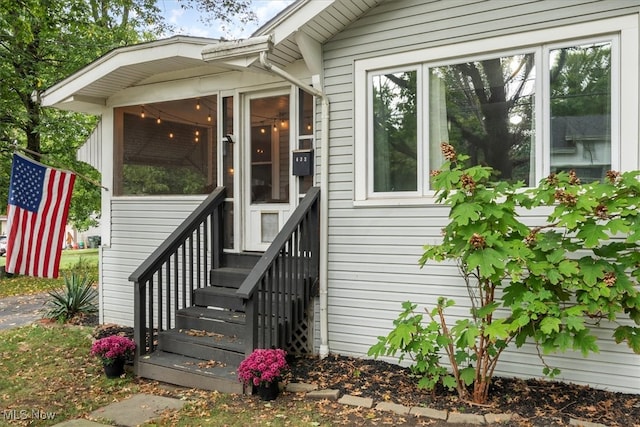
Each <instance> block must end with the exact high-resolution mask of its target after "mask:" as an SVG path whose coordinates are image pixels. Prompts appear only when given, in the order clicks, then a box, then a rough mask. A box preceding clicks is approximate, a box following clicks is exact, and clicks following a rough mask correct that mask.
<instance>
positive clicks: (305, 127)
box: [298, 89, 313, 135]
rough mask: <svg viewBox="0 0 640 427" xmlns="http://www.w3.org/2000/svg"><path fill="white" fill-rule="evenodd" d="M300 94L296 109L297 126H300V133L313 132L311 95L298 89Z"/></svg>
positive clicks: (308, 133)
mask: <svg viewBox="0 0 640 427" xmlns="http://www.w3.org/2000/svg"><path fill="white" fill-rule="evenodd" d="M298 93H299V94H300V95H299V96H300V105H299V107H298V108H299V110H298V114H299V117H298V120H299V123H298V126H299V127H300V132H299V133H300V135H312V134H313V95H310V94H308V93H307V92H305V91H303V90H302V89H300V90H298Z"/></svg>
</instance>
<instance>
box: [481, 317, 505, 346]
mask: <svg viewBox="0 0 640 427" xmlns="http://www.w3.org/2000/svg"><path fill="white" fill-rule="evenodd" d="M509 330H510V325H509V324H507V323H505V319H494V320H493V321H492V322H491V324H489V325H487V326H485V328H484V333H485V335H487V336H488V337H489V339H490V340H491V341H493V342H495V341H497V340H499V339H504V338H507V337H508V336H509Z"/></svg>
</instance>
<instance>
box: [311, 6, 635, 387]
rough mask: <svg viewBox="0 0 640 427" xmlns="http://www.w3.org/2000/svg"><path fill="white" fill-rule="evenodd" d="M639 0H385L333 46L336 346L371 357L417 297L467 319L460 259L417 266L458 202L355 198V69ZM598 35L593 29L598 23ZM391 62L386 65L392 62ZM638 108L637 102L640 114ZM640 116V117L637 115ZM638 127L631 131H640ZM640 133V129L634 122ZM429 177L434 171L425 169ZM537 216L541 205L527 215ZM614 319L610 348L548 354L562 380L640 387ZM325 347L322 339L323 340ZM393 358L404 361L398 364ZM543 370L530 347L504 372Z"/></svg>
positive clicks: (506, 362) (604, 332) (507, 359)
mask: <svg viewBox="0 0 640 427" xmlns="http://www.w3.org/2000/svg"><path fill="white" fill-rule="evenodd" d="M639 11H640V6H639V5H638V3H637V1H600V2H598V1H577V0H576V1H562V2H560V1H543V2H536V1H491V2H484V1H453V0H450V1H429V2H427V1H421V0H394V1H387V2H385V3H383V4H382V5H380V6H378V7H377V8H375V9H372V10H370V11H369V12H368V13H367V14H366V15H364V16H363V17H362V18H361V19H360V20H358V21H356V22H355V23H354V24H352V25H351V26H350V27H348V28H347V29H346V30H345V31H343V32H341V33H339V34H337V35H336V36H335V37H334V38H333V39H332V40H330V41H329V42H327V43H326V44H325V45H324V49H323V55H324V90H325V92H326V93H327V95H328V96H329V99H330V102H331V122H330V158H329V162H330V165H329V168H330V175H329V182H328V186H329V237H328V242H329V255H328V259H329V272H328V319H329V325H328V328H329V349H330V351H331V352H333V353H340V354H348V355H354V356H360V357H363V356H366V354H367V351H368V349H369V348H370V347H371V346H372V345H373V344H375V343H376V341H377V338H376V337H378V336H380V335H386V334H387V333H388V332H389V331H390V329H391V328H392V321H393V320H394V319H395V318H396V317H397V315H398V314H399V313H400V311H401V303H402V302H404V301H407V300H410V301H412V302H414V303H417V304H419V306H420V307H423V306H426V307H433V306H434V304H435V302H436V299H437V297H438V296H445V297H448V298H452V299H454V300H455V301H456V302H457V305H456V306H455V307H453V310H452V313H453V314H454V315H455V316H465V315H466V314H468V309H469V307H468V305H467V306H465V303H466V301H467V300H468V296H467V291H466V288H465V287H464V283H463V281H462V279H461V278H460V276H459V273H458V269H457V267H456V266H454V265H447V264H430V265H428V266H427V267H425V268H424V269H420V268H419V266H418V259H419V258H420V256H421V255H422V252H423V251H422V247H423V245H424V244H427V243H436V242H438V241H439V240H440V238H441V229H442V227H444V226H445V225H446V223H447V215H448V209H447V208H446V207H443V206H439V205H435V204H433V199H430V198H428V197H425V198H423V200H422V201H420V202H418V203H415V202H414V203H412V204H403V202H402V201H395V202H394V203H392V204H391V203H389V204H387V205H382V204H378V205H375V204H360V205H359V204H358V203H354V200H355V197H354V186H355V180H354V166H353V165H354V162H356V161H359V159H356V158H355V156H354V151H355V142H354V139H355V136H354V128H355V127H356V123H354V122H355V118H354V109H355V108H358V107H360V108H363V106H362V105H358V103H362V102H363V101H362V100H361V99H360V98H358V99H356V98H355V96H354V86H355V85H356V81H355V77H354V64H355V62H356V61H357V60H359V59H368V58H374V57H385V56H387V55H391V54H397V53H403V52H411V51H413V50H416V49H425V48H430V47H438V46H440V47H442V46H448V48H447V49H449V50H450V51H451V52H455V49H456V46H455V43H458V42H466V41H473V40H479V39H482V38H484V37H489V36H492V37H493V36H503V35H509V34H518V33H521V32H523V31H529V30H541V29H545V28H553V27H558V30H557V31H558V32H559V34H561V32H562V28H561V27H562V26H564V25H568V24H577V23H581V22H588V21H591V20H596V19H602V18H611V17H615V16H622V15H629V14H634V13H635V14H637V13H638V12H639ZM594 31H595V30H594ZM393 65H394V64H392V63H390V64H388V66H390V67H391V66H393ZM636 89H637V86H636ZM635 111H636V112H637V108H636V109H635ZM634 121H635V122H636V123H637V118H635V120H634ZM631 131H633V129H632V130H631ZM636 131H637V129H636ZM626 149H628V152H627V153H628V154H629V156H627V157H626V160H625V162H626V163H623V165H627V166H631V167H633V168H637V167H638V159H637V151H636V148H635V147H625V145H624V139H623V145H622V148H621V150H622V151H623V152H622V156H621V157H622V158H623V159H625V151H626ZM419 172H422V173H424V171H419ZM526 215H528V217H527V218H525V220H526V221H527V222H531V223H535V222H537V221H539V220H542V219H543V218H544V215H543V212H534V213H526ZM611 330H612V327H611V325H606V324H603V325H602V327H601V329H600V330H598V331H597V334H598V335H599V336H601V337H602V340H601V341H600V342H599V345H600V349H601V351H600V353H599V354H593V355H591V356H589V358H588V359H584V358H583V357H582V355H581V354H580V353H573V352H568V353H565V354H562V355H552V356H548V358H547V361H548V363H549V364H550V365H552V366H558V367H560V368H561V369H562V374H561V376H560V377H559V378H558V379H561V380H564V381H569V382H575V383H581V384H589V385H591V386H594V387H599V388H606V389H612V390H618V391H624V392H632V393H640V356H638V355H636V354H634V353H633V352H632V351H631V350H630V349H629V348H628V347H627V346H626V345H624V344H623V345H616V344H615V343H614V342H613V340H612V339H611V338H610V336H611ZM316 344H317V340H316ZM389 361H395V359H389ZM541 373H542V365H541V363H540V360H539V359H538V356H537V353H536V349H535V348H534V347H533V346H532V345H530V344H527V345H525V346H524V348H522V349H518V350H509V351H507V352H506V353H505V354H504V355H503V356H502V358H501V362H500V363H499V366H498V372H497V375H501V376H521V377H539V376H541Z"/></svg>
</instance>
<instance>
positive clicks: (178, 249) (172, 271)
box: [129, 187, 226, 356]
mask: <svg viewBox="0 0 640 427" xmlns="http://www.w3.org/2000/svg"><path fill="white" fill-rule="evenodd" d="M225 193H226V191H225V188H224V187H218V188H216V189H215V190H214V191H213V192H212V193H211V194H210V195H209V196H208V197H207V198H206V199H205V200H204V201H203V202H202V203H201V204H200V205H199V206H198V207H197V208H196V209H195V210H194V211H193V212H192V213H191V214H190V215H189V216H188V217H187V218H186V219H185V220H184V221H183V222H182V224H180V226H178V228H176V229H175V231H173V232H172V233H171V234H170V235H169V237H167V239H166V240H165V241H164V242H163V243H162V244H161V245H160V246H159V247H158V248H157V249H156V250H155V251H153V253H152V254H151V255H149V256H148V257H147V259H146V260H145V261H144V262H143V263H142V264H141V265H140V266H139V267H138V268H137V269H136V270H135V271H134V272H133V273H132V274H131V275H130V276H129V280H130V281H132V282H133V283H134V291H133V305H134V320H133V322H134V339H135V341H136V344H137V345H136V356H140V355H143V354H147V353H149V352H153V350H154V348H155V345H156V343H155V334H156V333H158V332H159V331H162V330H165V329H169V328H171V327H172V323H173V322H174V320H175V316H176V314H175V313H176V312H177V310H178V309H180V308H185V307H186V306H187V304H190V302H191V298H192V293H193V290H194V289H196V288H200V287H203V286H206V285H207V283H205V281H206V280H207V271H209V268H219V267H220V263H221V259H222V253H223V245H224V242H223V232H222V222H223V218H222V212H223V203H224V199H225ZM194 269H195V271H194ZM194 272H195V276H196V277H194Z"/></svg>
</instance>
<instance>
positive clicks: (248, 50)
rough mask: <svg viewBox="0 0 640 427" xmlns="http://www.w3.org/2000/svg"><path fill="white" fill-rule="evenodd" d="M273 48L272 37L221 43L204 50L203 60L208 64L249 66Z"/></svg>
mask: <svg viewBox="0 0 640 427" xmlns="http://www.w3.org/2000/svg"><path fill="white" fill-rule="evenodd" d="M272 47H273V43H272V42H271V36H260V37H252V38H249V39H246V40H234V41H227V42H221V43H217V44H214V45H209V46H206V47H205V48H204V49H202V59H203V60H204V61H206V62H215V63H223V64H230V65H234V66H238V65H240V64H247V65H245V66H249V65H251V64H252V63H253V62H255V61H256V60H257V59H258V58H259V55H260V52H264V51H269V50H271V48H272Z"/></svg>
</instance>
